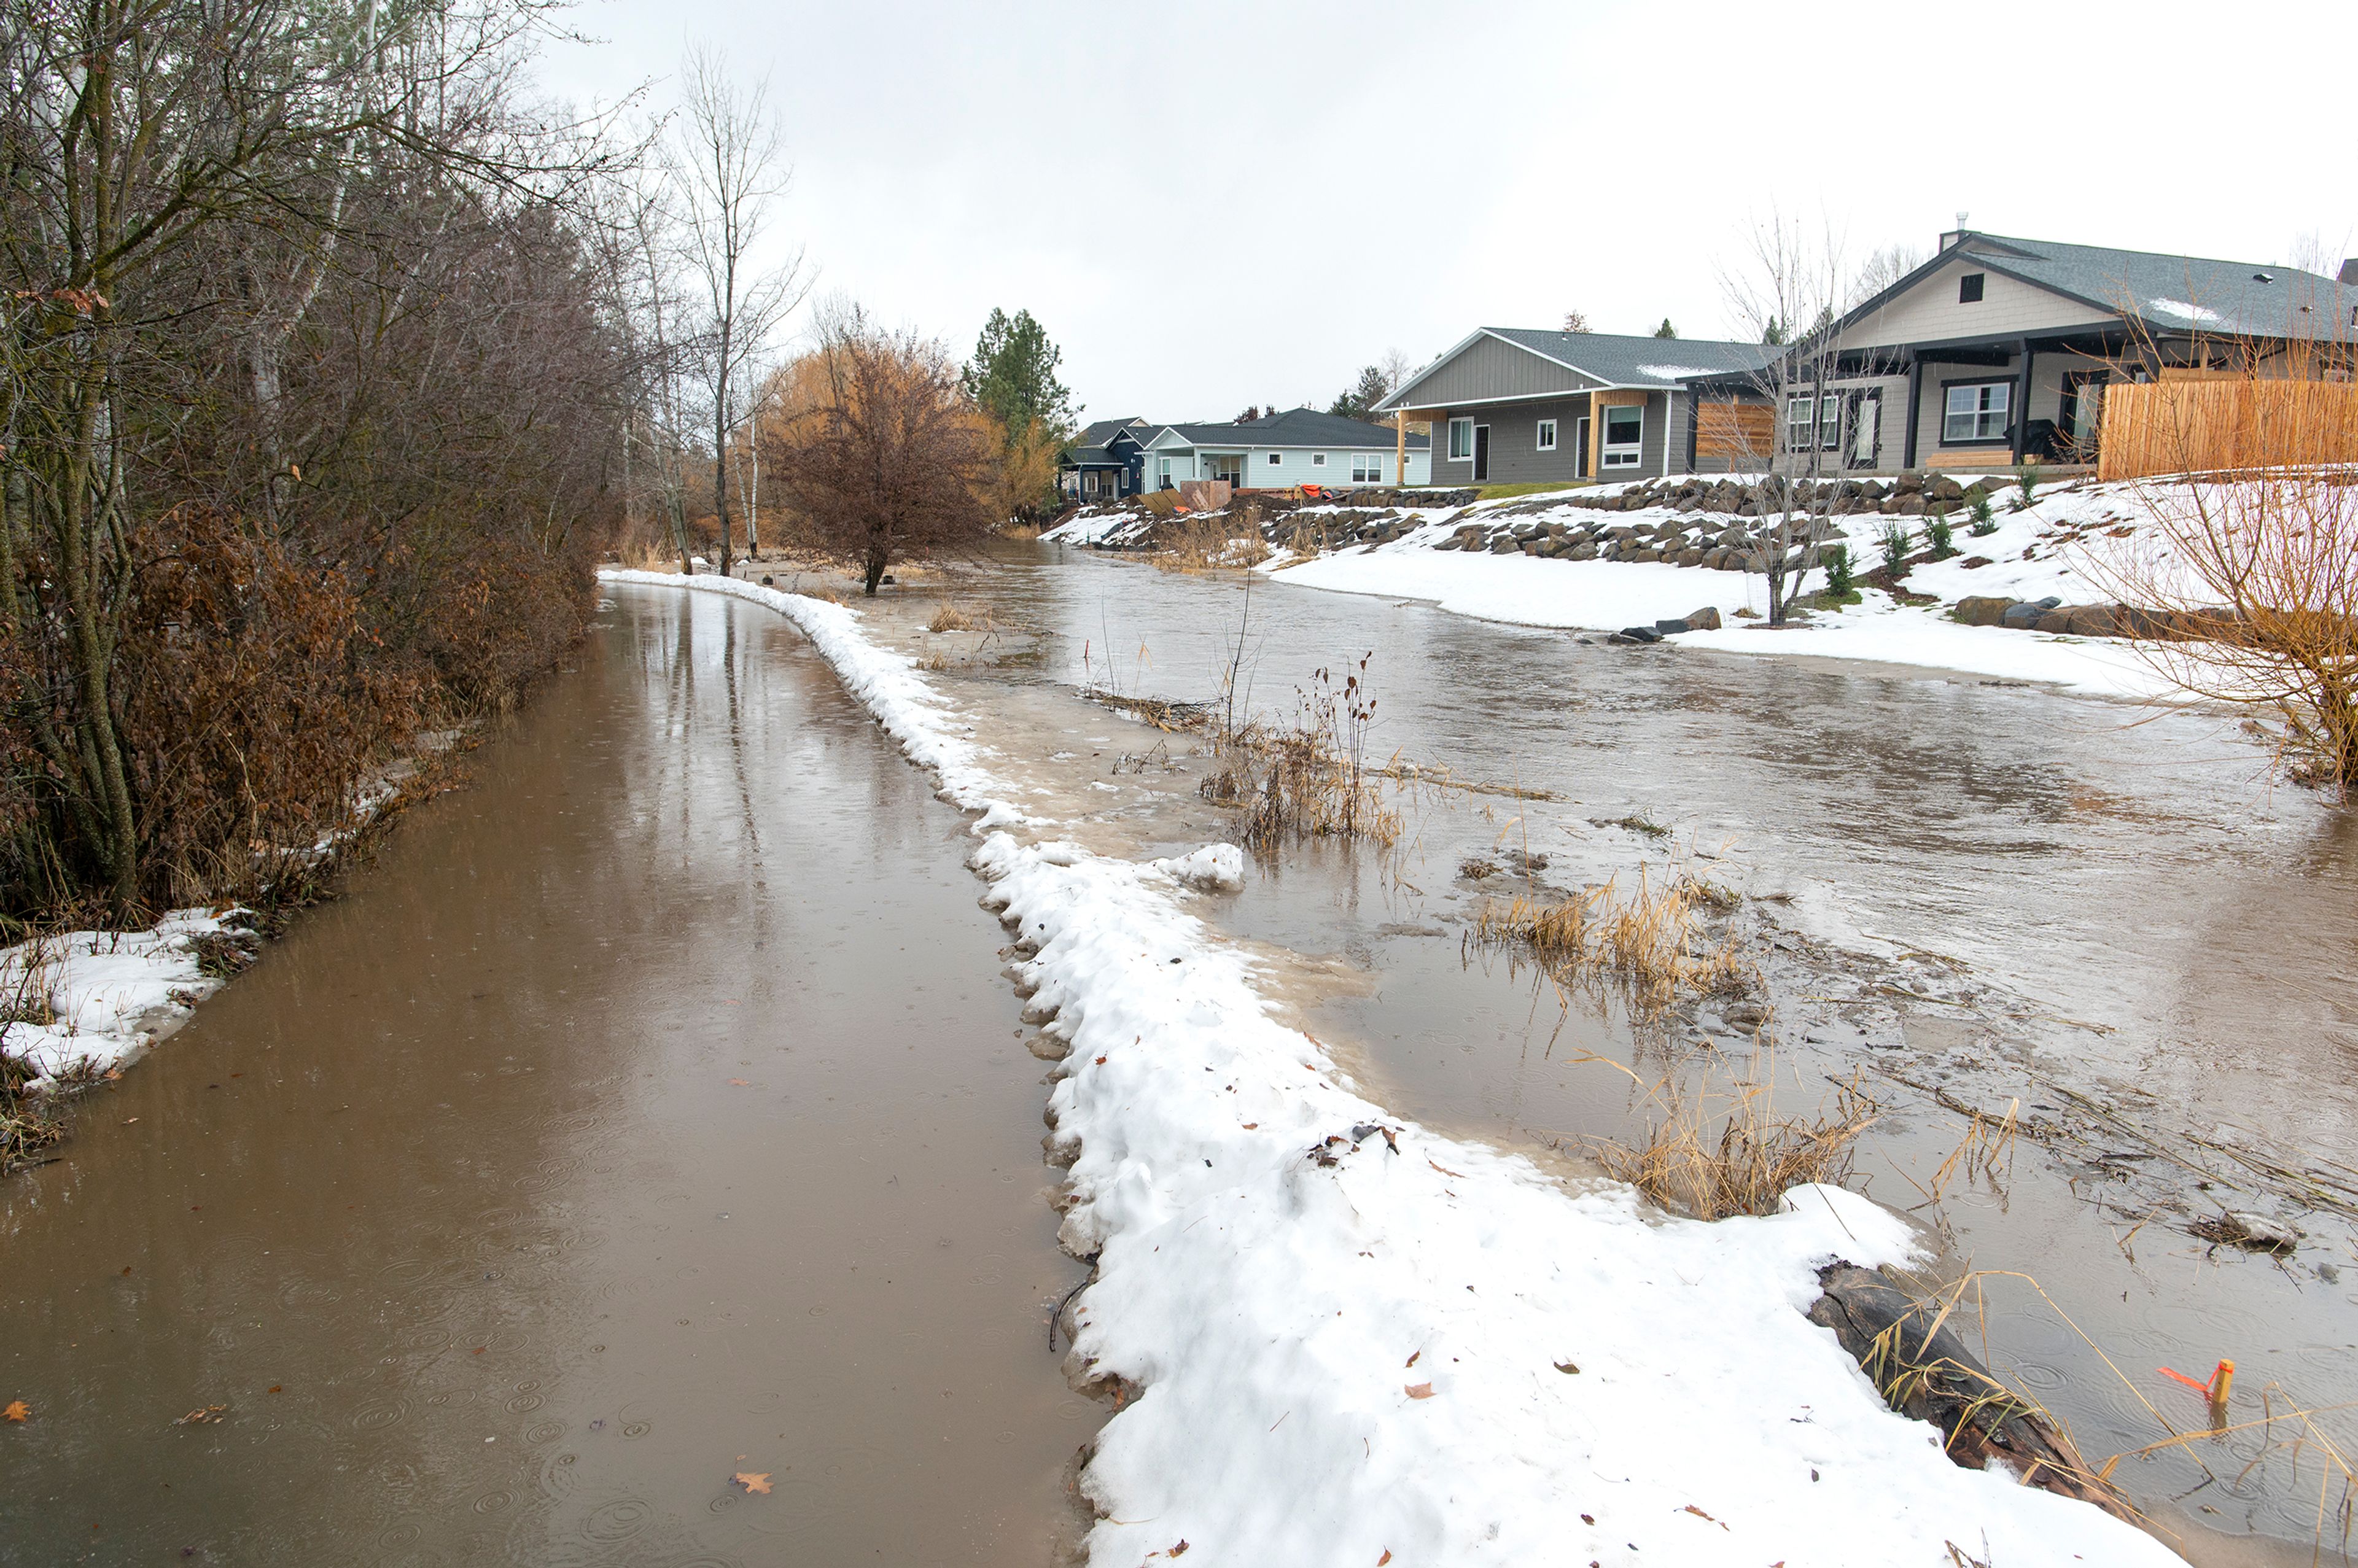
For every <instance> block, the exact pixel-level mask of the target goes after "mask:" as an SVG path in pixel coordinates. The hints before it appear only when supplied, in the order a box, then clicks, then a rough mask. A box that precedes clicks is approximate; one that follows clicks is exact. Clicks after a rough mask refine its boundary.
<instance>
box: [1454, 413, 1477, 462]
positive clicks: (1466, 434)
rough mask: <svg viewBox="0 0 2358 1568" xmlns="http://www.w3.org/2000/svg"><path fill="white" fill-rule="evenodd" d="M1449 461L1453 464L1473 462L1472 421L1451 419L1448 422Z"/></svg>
mask: <svg viewBox="0 0 2358 1568" xmlns="http://www.w3.org/2000/svg"><path fill="white" fill-rule="evenodd" d="M1449 460H1450V461H1451V462H1453V463H1464V462H1471V461H1473V460H1474V421H1473V420H1471V419H1452V420H1451V421H1450V422H1449Z"/></svg>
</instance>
